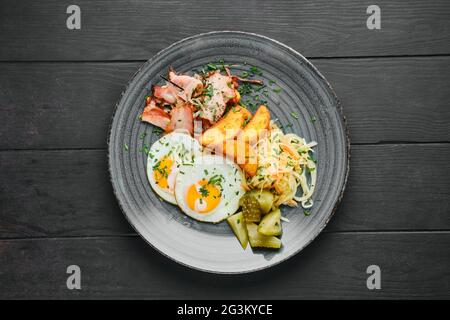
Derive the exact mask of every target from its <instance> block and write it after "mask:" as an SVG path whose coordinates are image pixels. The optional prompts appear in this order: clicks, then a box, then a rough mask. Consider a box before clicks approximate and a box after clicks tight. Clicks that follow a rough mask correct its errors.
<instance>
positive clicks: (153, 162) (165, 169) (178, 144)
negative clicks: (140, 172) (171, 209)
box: [147, 132, 202, 204]
mask: <svg viewBox="0 0 450 320" xmlns="http://www.w3.org/2000/svg"><path fill="white" fill-rule="evenodd" d="M201 150H202V148H201V146H200V144H199V143H198V141H197V140H195V139H194V138H192V137H191V136H190V135H188V134H185V133H180V132H172V133H170V134H167V135H165V136H163V137H162V138H160V139H159V140H157V141H156V142H155V143H153V145H152V146H151V148H150V151H149V152H148V158H147V178H148V181H149V182H150V185H151V187H152V188H153V190H154V191H155V192H156V193H157V194H158V195H159V196H160V197H161V198H162V199H164V200H166V201H168V202H170V203H173V204H176V203H177V202H176V199H175V195H174V189H175V177H176V176H177V173H178V171H179V168H180V167H181V166H182V165H193V164H194V162H195V161H196V159H197V158H199V157H200V156H201Z"/></svg>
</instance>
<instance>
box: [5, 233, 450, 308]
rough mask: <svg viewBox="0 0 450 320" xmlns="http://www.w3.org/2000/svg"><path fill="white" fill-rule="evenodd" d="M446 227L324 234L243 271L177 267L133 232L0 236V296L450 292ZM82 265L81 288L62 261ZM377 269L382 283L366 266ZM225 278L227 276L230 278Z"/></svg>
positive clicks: (437, 294)
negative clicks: (270, 263)
mask: <svg viewBox="0 0 450 320" xmlns="http://www.w3.org/2000/svg"><path fill="white" fill-rule="evenodd" d="M449 245H450V233H448V232H446V233H351V234H348V233H345V234H339V233H337V234H330V233H329V234H322V235H321V236H320V237H319V238H318V239H316V240H315V241H314V242H313V243H312V244H311V245H310V246H309V247H307V248H306V249H305V250H304V251H303V252H301V253H300V254H298V255H297V256H295V257H293V258H291V259H290V260H289V261H287V262H284V263H282V264H281V265H278V266H276V267H274V268H272V269H269V270H266V271H262V272H258V273H252V274H247V275H242V276H233V277H232V279H231V278H230V277H229V276H217V275H211V274H206V273H200V272H198V271H193V270H190V269H188V268H185V267H182V266H180V265H178V264H176V263H175V262H172V261H170V260H169V259H168V258H165V257H163V256H162V255H161V254H159V253H157V252H156V251H155V250H153V249H152V248H151V247H149V246H148V245H147V244H146V243H145V242H144V241H143V240H142V239H140V238H138V237H122V238H109V237H108V238H89V239H46V240H3V241H0V250H1V255H0V283H1V284H2V290H1V291H0V298H2V299H5V298H38V299H43V298H150V299H161V298H172V299H187V298H189V299H283V298H284V299H331V298H334V299H354V298H364V299H368V298H371V299H381V298H391V299H405V298H408V299H419V298H424V299H427V298H441V299H448V298H450V291H449V290H448V288H449V286H450V272H449V268H448V266H449V265H450V252H449V248H450V246H449ZM72 264H75V265H78V266H79V267H80V268H81V290H78V291H77V290H73V291H70V290H68V289H67V288H66V279H67V277H68V275H67V274H66V268H67V266H69V265H72ZM374 264H375V265H378V266H379V267H380V268H381V290H368V289H367V287H366V279H367V277H368V275H367V274H366V269H367V267H368V266H369V265H374ZM230 280H231V281H230Z"/></svg>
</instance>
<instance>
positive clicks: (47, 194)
mask: <svg viewBox="0 0 450 320" xmlns="http://www.w3.org/2000/svg"><path fill="white" fill-rule="evenodd" d="M351 152H352V157H351V164H350V168H351V169H350V177H349V181H348V187H347V190H346V192H345V195H344V199H343V202H342V206H341V208H340V210H339V211H338V212H337V213H336V214H335V216H334V217H333V218H332V220H331V223H330V224H329V225H328V227H327V228H326V229H325V230H326V231H349V230H450V216H449V215H448V212H450V197H449V195H450V176H449V175H448V172H449V171H450V148H449V146H448V144H426V145H380V146H354V147H353V148H352V151H351ZM0 163H1V167H2V170H1V171H0V211H1V212H2V214H1V216H0V238H22V237H55V236H93V235H118V234H130V233H133V231H132V230H131V227H130V226H129V224H128V222H127V221H126V220H125V218H124V217H123V215H122V214H121V212H120V210H119V208H118V206H117V204H116V200H115V198H114V195H113V193H112V190H111V186H110V182H109V177H108V173H107V169H106V168H107V166H106V154H105V151H102V150H98V151H95V150H91V151H78V150H73V151H14V152H10V151H8V152H0Z"/></svg>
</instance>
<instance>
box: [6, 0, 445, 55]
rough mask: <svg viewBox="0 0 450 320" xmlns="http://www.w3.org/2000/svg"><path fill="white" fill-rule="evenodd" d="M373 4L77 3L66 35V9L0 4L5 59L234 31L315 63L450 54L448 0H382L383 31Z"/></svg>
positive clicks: (125, 50) (142, 51) (53, 2)
mask: <svg viewBox="0 0 450 320" xmlns="http://www.w3.org/2000/svg"><path fill="white" fill-rule="evenodd" d="M370 4H372V2H367V1H363V2H361V1H358V0H348V1H345V2H333V3H330V2H329V1H326V0H314V1H313V0H308V1H301V2H300V1H291V0H282V1H277V2H271V3H269V2H266V1H264V2H261V1H256V0H252V1H238V0H230V1H224V2H217V1H214V0H201V1H198V2H196V4H195V5H192V3H191V2H189V1H181V0H175V1H152V2H151V3H149V2H148V1H144V0H133V1H128V0H120V1H106V0H103V1H88V0H79V1H77V5H79V6H80V8H81V13H82V15H81V17H82V20H81V30H68V29H67V28H66V19H67V17H68V15H67V14H66V8H67V6H68V5H69V4H68V3H65V2H61V1H58V0H46V1H39V2H36V1H31V0H29V1H20V2H17V1H13V0H7V1H2V2H1V4H0V26H1V27H0V48H2V49H1V51H0V60H4V61H5V60H9V61H11V60H13V61H17V60H106V59H107V60H111V59H116V60H117V59H119V60H127V59H134V60H137V59H148V58H149V57H151V56H152V55H154V54H155V53H156V52H157V51H159V50H161V49H163V48H165V47H166V46H168V45H169V44H171V43H173V42H174V41H177V40H180V39H182V38H184V37H187V36H191V35H193V34H197V33H201V32H207V31H213V30H230V29H232V30H242V31H249V32H256V33H260V34H263V35H266V36H269V37H273V38H275V39H277V40H279V41H282V42H284V43H286V44H287V45H289V46H292V47H293V48H295V49H297V50H299V51H300V52H302V53H303V54H304V55H306V56H309V57H325V56H334V57H336V56H374V55H377V56H378V55H384V56H386V55H412V54H414V55H417V54H449V53H450V20H449V19H448V17H449V15H450V3H449V2H448V1H446V0H432V1H424V0H412V1H408V2H405V1H401V0H396V1H392V0H379V1H377V5H378V6H380V8H381V30H368V28H367V27H366V19H367V18H368V15H367V14H366V9H367V7H368V6H369V5H370Z"/></svg>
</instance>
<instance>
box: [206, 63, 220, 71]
mask: <svg viewBox="0 0 450 320" xmlns="http://www.w3.org/2000/svg"><path fill="white" fill-rule="evenodd" d="M206 66H207V67H208V69H210V70H217V66H216V65H215V64H213V63H208V64H207V65H206Z"/></svg>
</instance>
